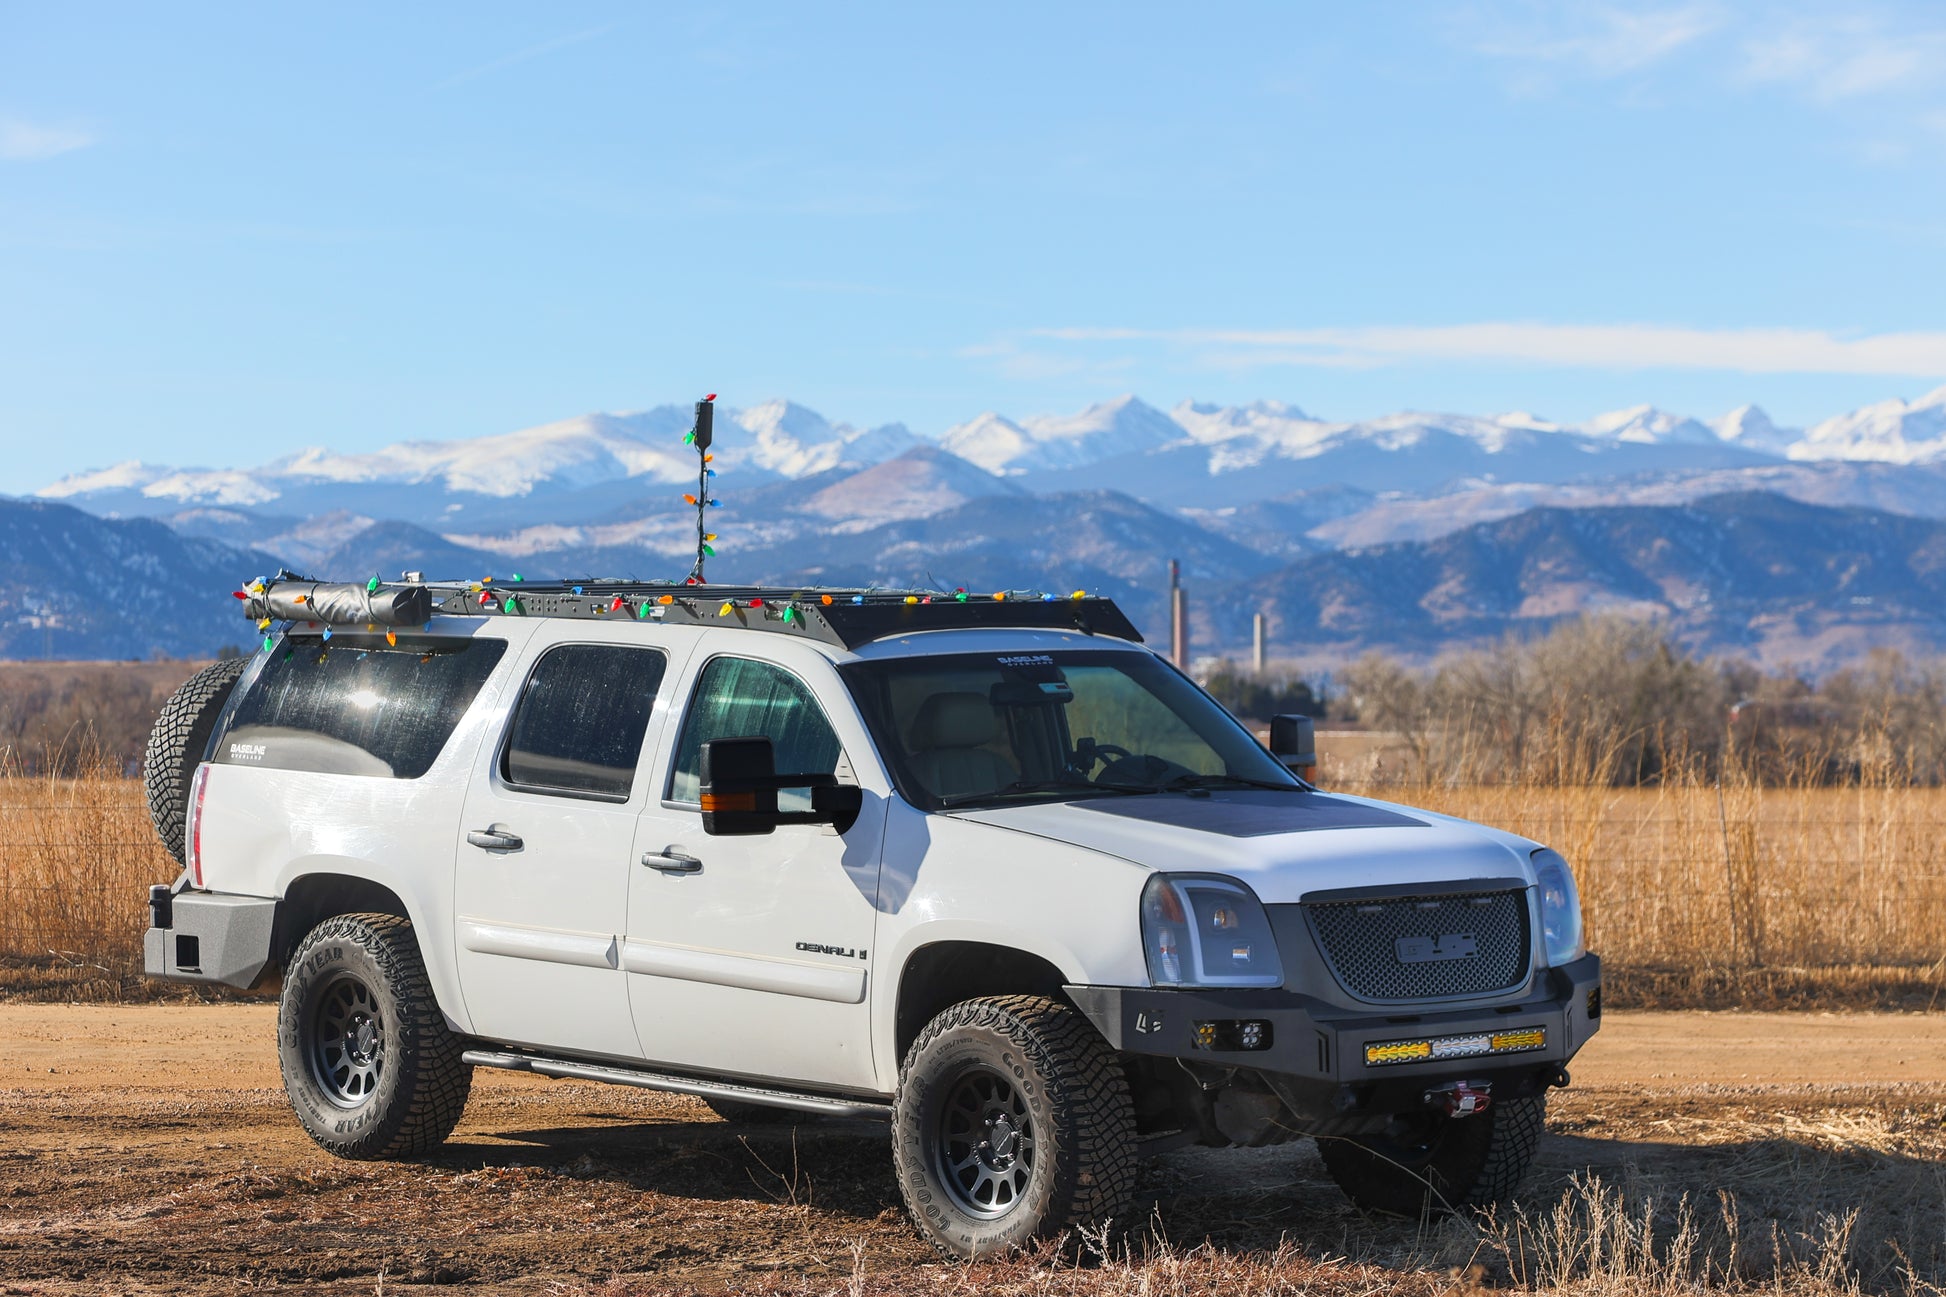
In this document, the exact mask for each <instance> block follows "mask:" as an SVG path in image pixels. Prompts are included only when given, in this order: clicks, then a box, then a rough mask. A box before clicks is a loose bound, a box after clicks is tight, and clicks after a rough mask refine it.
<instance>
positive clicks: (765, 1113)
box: [703, 1099, 818, 1126]
mask: <svg viewBox="0 0 1946 1297" xmlns="http://www.w3.org/2000/svg"><path fill="white" fill-rule="evenodd" d="M703 1103H704V1104H705V1105H707V1106H708V1108H709V1110H710V1111H711V1112H713V1113H715V1114H716V1115H717V1116H719V1117H721V1118H722V1119H723V1120H724V1121H727V1122H729V1123H730V1124H731V1125H732V1126H798V1125H802V1124H803V1123H804V1122H807V1121H816V1120H817V1119H818V1115H817V1114H816V1113H815V1112H799V1111H798V1110H797V1109H795V1108H773V1107H771V1106H770V1105H769V1104H767V1103H744V1102H742V1101H741V1100H737V1099H704V1100H703Z"/></svg>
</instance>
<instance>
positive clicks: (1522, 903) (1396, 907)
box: [1304, 891, 1532, 1002]
mask: <svg viewBox="0 0 1946 1297" xmlns="http://www.w3.org/2000/svg"><path fill="white" fill-rule="evenodd" d="M1304 910H1305V914H1306V916H1307V917H1308V918H1309V919H1310V923H1311V931H1312V934H1313V935H1314V936H1316V938H1317V941H1318V948H1319V949H1320V950H1322V951H1323V952H1324V957H1325V962H1327V963H1328V964H1330V965H1331V971H1332V972H1333V973H1334V974H1336V975H1337V978H1338V981H1339V982H1340V983H1341V984H1342V985H1343V986H1344V988H1345V989H1346V990H1347V991H1349V992H1351V993H1352V994H1353V995H1355V996H1357V997H1358V998H1359V999H1361V1000H1385V1001H1396V1002H1404V1001H1410V1000H1446V999H1453V998H1456V997H1459V996H1471V995H1493V994H1496V993H1498V992H1501V991H1508V990H1512V989H1513V988H1515V987H1517V986H1519V985H1520V984H1521V983H1523V982H1525V981H1526V980H1527V964H1528V953H1529V950H1530V948H1531V945H1532V941H1531V938H1530V937H1529V935H1528V927H1527V897H1526V894H1525V893H1524V892H1520V891H1502V892H1473V893H1468V894H1464V895H1457V896H1401V897H1385V898H1383V899H1372V900H1358V899H1355V898H1354V899H1349V900H1343V901H1327V902H1323V903H1320V904H1314V905H1306V906H1305V907H1304Z"/></svg>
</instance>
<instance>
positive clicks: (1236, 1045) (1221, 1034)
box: [1190, 1018, 1270, 1052]
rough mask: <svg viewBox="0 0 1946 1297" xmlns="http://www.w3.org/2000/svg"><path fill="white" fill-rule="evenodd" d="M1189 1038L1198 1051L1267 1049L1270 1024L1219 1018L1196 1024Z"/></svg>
mask: <svg viewBox="0 0 1946 1297" xmlns="http://www.w3.org/2000/svg"><path fill="white" fill-rule="evenodd" d="M1190 1038H1191V1039H1192V1040H1194V1041H1195V1042H1196V1048H1198V1049H1221V1050H1228V1051H1233V1052H1234V1051H1237V1050H1255V1049H1269V1048H1270V1024H1269V1023H1268V1022H1261V1021H1258V1020H1257V1019H1254V1018H1220V1019H1218V1020H1217V1021H1215V1022H1199V1023H1196V1024H1195V1028H1194V1031H1193V1033H1192V1035H1191V1037H1190Z"/></svg>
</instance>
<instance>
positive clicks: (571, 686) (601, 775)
mask: <svg viewBox="0 0 1946 1297" xmlns="http://www.w3.org/2000/svg"><path fill="white" fill-rule="evenodd" d="M663 666H664V662H663V657H662V654H661V653H659V652H657V651H656V650H654V649H645V648H624V647H622V646H620V645H612V644H564V645H562V646H561V647H559V648H553V649H549V650H548V651H547V652H546V653H545V654H544V655H542V657H541V660H540V661H539V662H538V663H536V664H535V665H534V673H533V674H532V675H531V676H529V677H528V678H527V687H526V688H525V689H523V690H522V691H521V694H520V703H519V705H518V706H517V707H515V708H514V720H513V726H512V728H511V729H510V730H509V731H508V735H507V749H506V752H505V753H504V754H502V757H501V763H500V773H501V775H502V776H503V777H505V779H506V781H507V782H508V783H510V784H515V785H517V786H519V787H522V788H531V789H534V790H536V791H540V792H550V793H562V794H566V795H568V796H573V797H598V798H605V799H608V800H611V801H627V800H628V786H629V784H631V783H633V782H634V779H635V763H636V761H637V760H638V759H639V758H640V757H641V755H642V735H643V734H644V733H646V732H647V731H648V728H649V711H650V709H651V708H652V707H654V706H655V691H656V689H657V688H658V687H659V686H660V685H661V684H662V670H663Z"/></svg>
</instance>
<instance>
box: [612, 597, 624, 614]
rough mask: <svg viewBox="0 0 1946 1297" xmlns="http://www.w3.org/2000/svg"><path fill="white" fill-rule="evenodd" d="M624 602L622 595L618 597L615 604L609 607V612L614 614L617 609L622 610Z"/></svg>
mask: <svg viewBox="0 0 1946 1297" xmlns="http://www.w3.org/2000/svg"><path fill="white" fill-rule="evenodd" d="M624 602H625V601H624V600H623V598H622V597H621V596H620V595H616V596H615V602H614V603H611V604H609V605H608V611H609V612H614V611H615V610H616V609H617V608H620V607H621V606H622V604H623V603H624Z"/></svg>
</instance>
